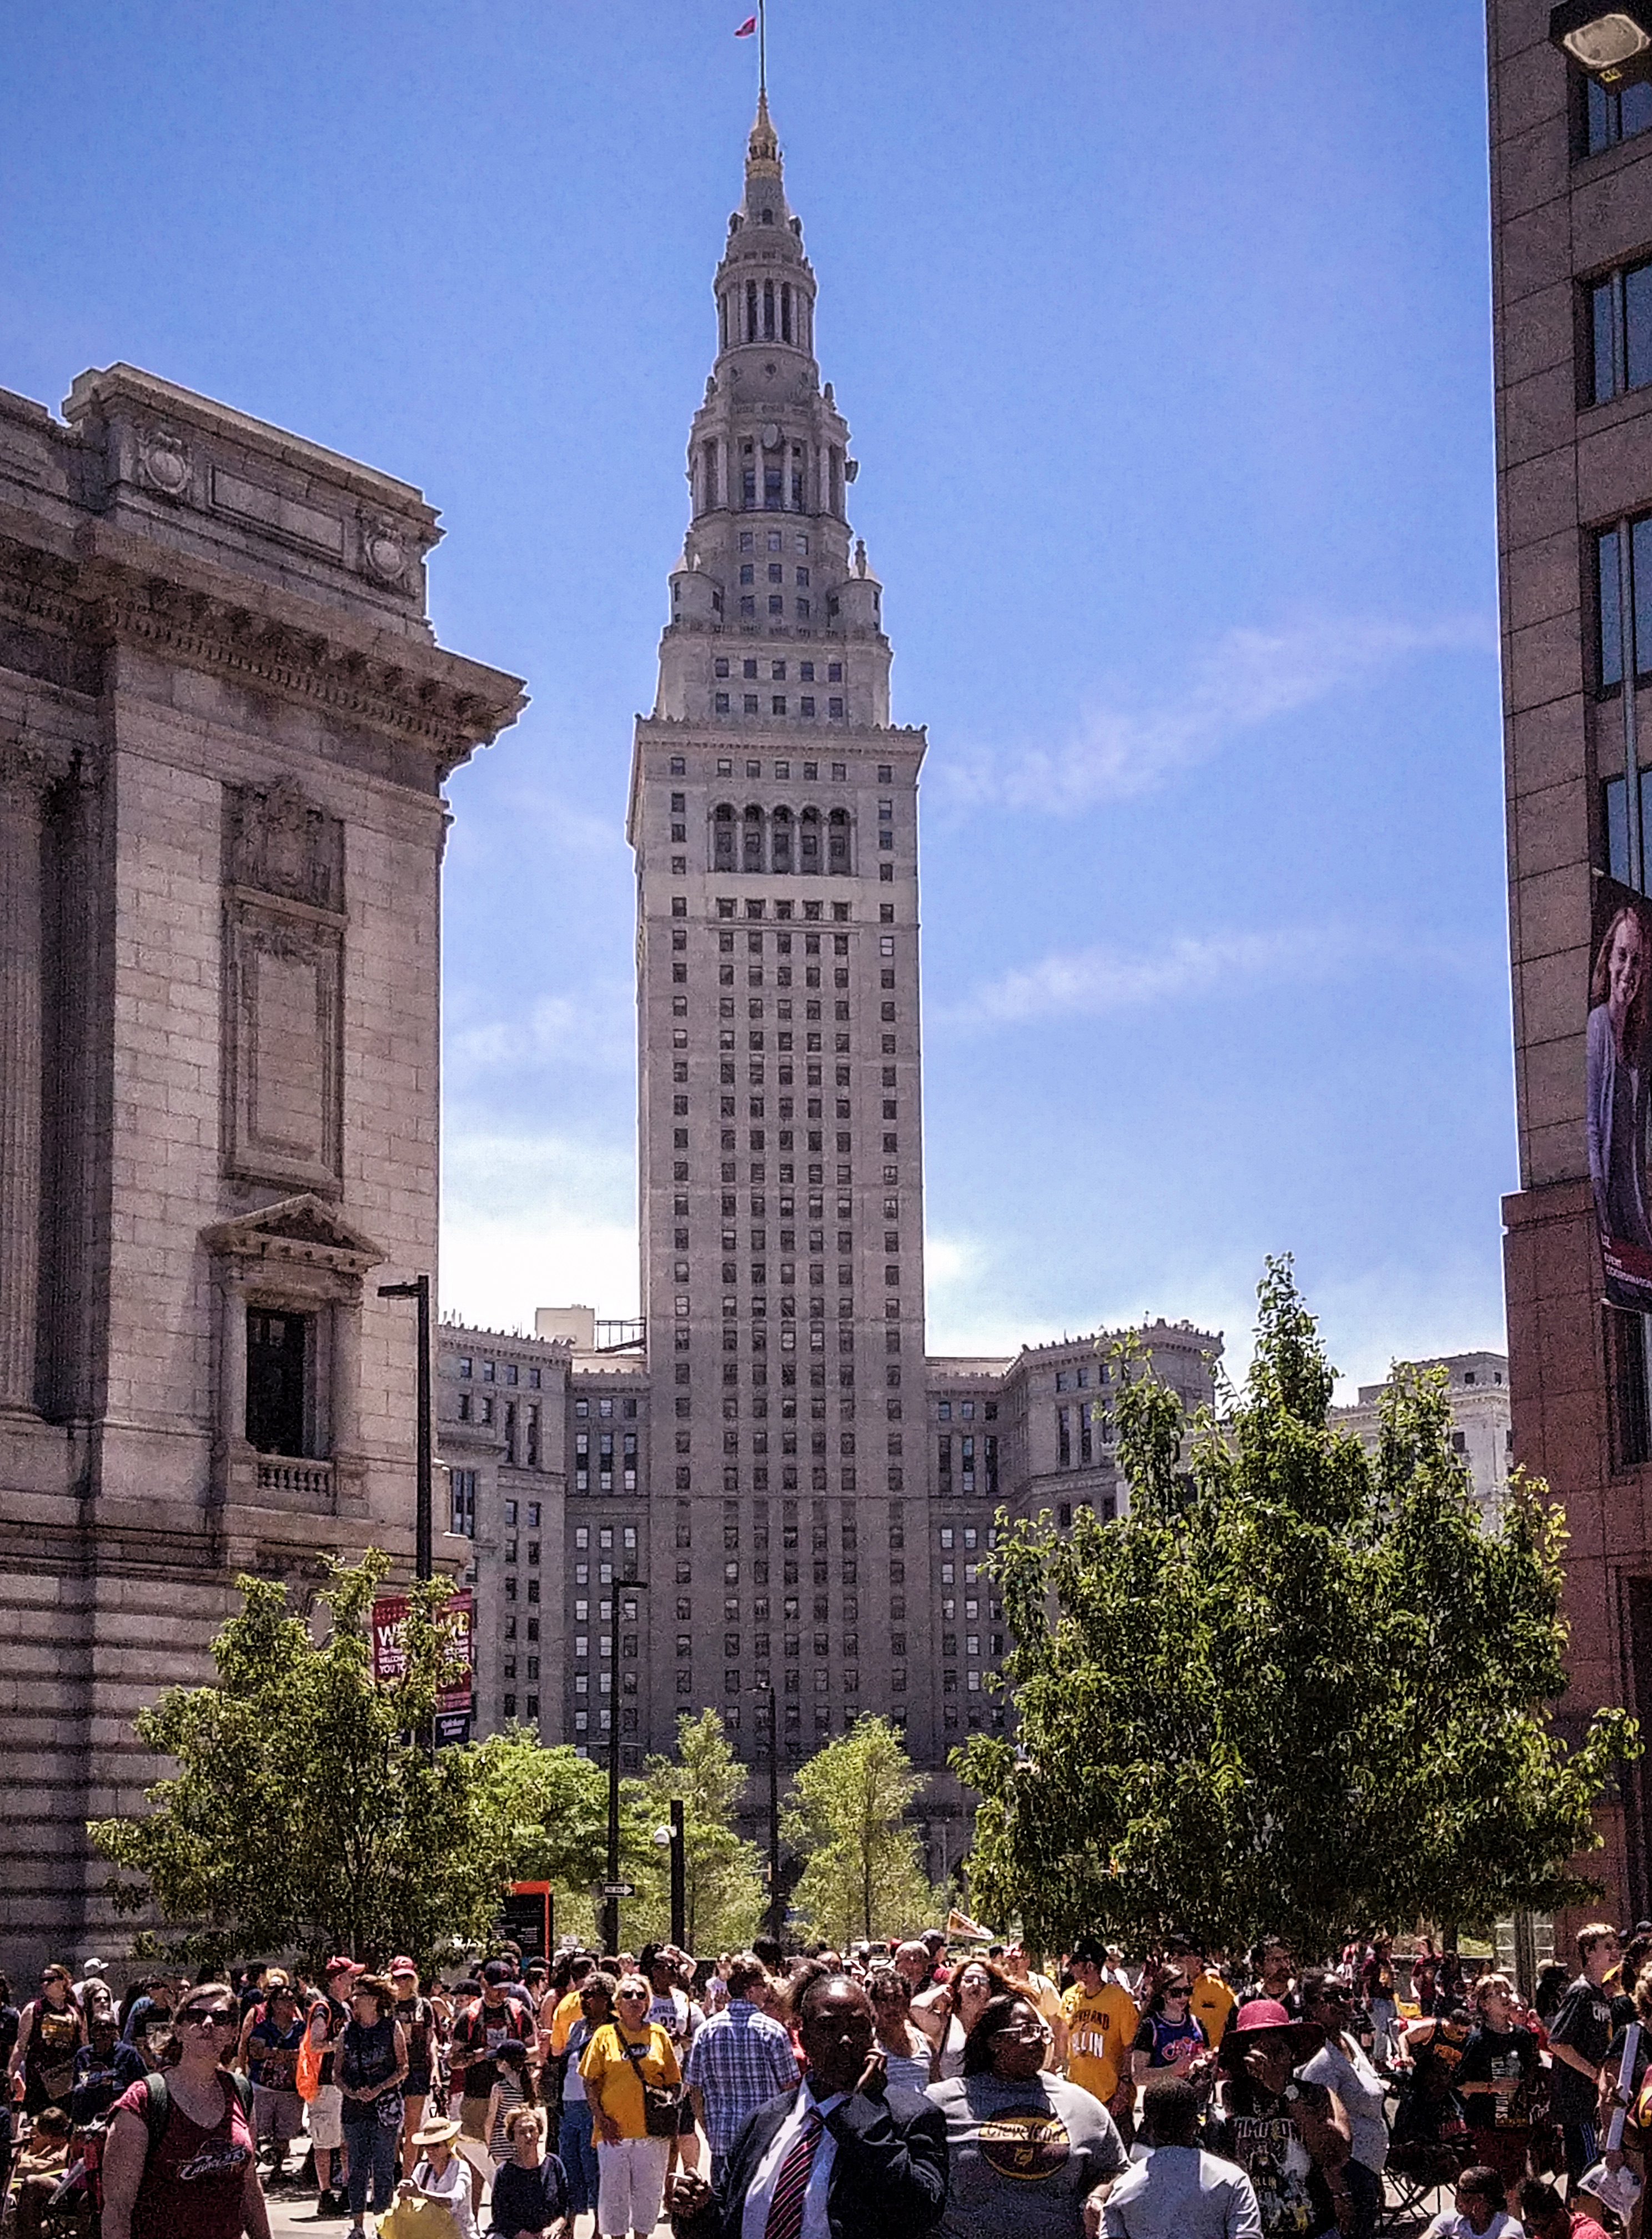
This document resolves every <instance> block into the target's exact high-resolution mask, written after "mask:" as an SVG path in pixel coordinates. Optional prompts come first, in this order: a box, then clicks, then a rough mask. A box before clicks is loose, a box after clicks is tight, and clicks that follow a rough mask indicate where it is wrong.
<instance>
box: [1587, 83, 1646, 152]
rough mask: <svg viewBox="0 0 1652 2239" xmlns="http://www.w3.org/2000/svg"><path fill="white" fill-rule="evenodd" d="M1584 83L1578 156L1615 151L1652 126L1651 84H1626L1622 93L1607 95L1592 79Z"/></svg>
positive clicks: (1604, 89) (1602, 87)
mask: <svg viewBox="0 0 1652 2239" xmlns="http://www.w3.org/2000/svg"><path fill="white" fill-rule="evenodd" d="M1587 84H1588V106H1587V109H1586V110H1585V113H1584V131H1583V142H1582V147H1581V149H1579V150H1578V152H1579V153H1580V154H1582V155H1585V156H1598V155H1600V154H1601V152H1602V149H1607V148H1616V146H1617V145H1618V143H1620V142H1621V141H1624V140H1632V139H1633V138H1634V137H1635V134H1636V133H1637V132H1644V131H1646V130H1648V129H1649V127H1652V85H1626V86H1625V87H1624V89H1623V90H1622V93H1609V92H1608V91H1607V90H1606V88H1605V87H1604V86H1603V85H1596V83H1595V81H1594V79H1593V78H1590V79H1589V80H1588V81H1587Z"/></svg>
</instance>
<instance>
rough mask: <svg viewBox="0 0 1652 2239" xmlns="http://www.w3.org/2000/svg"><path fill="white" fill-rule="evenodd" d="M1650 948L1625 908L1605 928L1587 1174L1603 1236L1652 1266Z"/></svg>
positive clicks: (1592, 1020) (1598, 960)
mask: <svg viewBox="0 0 1652 2239" xmlns="http://www.w3.org/2000/svg"><path fill="white" fill-rule="evenodd" d="M1648 949H1649V943H1648V938H1647V924H1646V920H1645V918H1644V916H1643V915H1642V912H1641V911H1640V910H1639V909H1638V908H1636V907H1635V906H1634V905H1632V904H1629V903H1626V904H1624V905H1623V907H1621V908H1620V909H1618V910H1617V911H1616V914H1614V916H1613V917H1612V919H1611V921H1610V923H1609V925H1608V926H1607V928H1606V932H1605V934H1604V936H1603V938H1602V940H1601V943H1600V946H1599V947H1598V948H1597V949H1596V952H1595V969H1594V971H1593V973H1591V974H1590V977H1589V1006H1590V1007H1589V1180H1590V1182H1591V1184H1592V1185H1593V1186H1594V1191H1595V1210H1596V1214H1597V1215H1598V1216H1599V1219H1600V1224H1601V1233H1602V1237H1603V1238H1610V1239H1612V1241H1613V1242H1614V1243H1616V1244H1620V1245H1626V1246H1629V1248H1630V1249H1631V1250H1632V1251H1634V1252H1645V1253H1647V1254H1648V1255H1649V1262H1652V1221H1649V1219H1648V1213H1647V1184H1646V1155H1647V1119H1648V1113H1649V1108H1652V1073H1649V1065H1648V1059H1649V1054H1652V1053H1649V1050H1648V1013H1649V1010H1652V987H1649V953H1648ZM1635 1272H1640V1271H1639V1270H1636V1271H1635ZM1648 1272H1652V1264H1649V1269H1648Z"/></svg>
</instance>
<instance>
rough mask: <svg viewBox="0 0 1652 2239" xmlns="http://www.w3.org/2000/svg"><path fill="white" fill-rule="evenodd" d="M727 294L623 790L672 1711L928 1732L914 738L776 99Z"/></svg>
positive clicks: (736, 217) (657, 1529)
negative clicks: (862, 524) (761, 1711)
mask: <svg viewBox="0 0 1652 2239" xmlns="http://www.w3.org/2000/svg"><path fill="white" fill-rule="evenodd" d="M715 298H716V305H717V321H718V350H717V357H716V362H715V365H714V367H713V371H712V375H711V377H710V379H709V380H708V381H707V385H706V395H705V400H704V402H702V404H701V405H700V409H699V411H698V412H697V413H696V415H695V416H694V421H693V429H692V433H691V436H690V443H689V467H690V482H691V486H692V489H693V518H692V521H691V522H690V525H689V529H688V534H687V539H686V541H685V545H684V549H683V555H682V560H681V563H680V566H679V568H677V570H676V571H675V573H674V574H673V576H672V579H671V615H670V619H669V621H668V622H667V627H666V630H665V634H664V636H663V638H662V640H661V643H660V686H659V693H658V696H657V699H656V701H655V705H654V712H653V714H651V715H649V716H647V717H646V718H644V719H642V720H641V721H639V723H638V725H637V731H636V744H635V753H634V761H633V767H632V785H631V804H630V815H629V833H630V838H631V842H632V845H633V847H634V849H635V852H636V859H637V894H638V900H637V916H638V922H637V970H638V995H639V1001H638V1016H639V1032H640V1106H641V1108H640V1134H641V1145H640V1159H641V1200H642V1202H641V1246H642V1291H643V1309H644V1313H645V1316H646V1318H647V1328H648V1332H649V1343H648V1357H649V1367H650V1372H651V1377H652V1380H653V1384H654V1419H653V1430H652V1435H653V1440H654V1452H653V1458H652V1469H651V1471H650V1478H651V1485H652V1491H653V1495H654V1498H653V1502H652V1510H651V1512H652V1518H653V1521H652V1527H651V1540H652V1545H651V1549H650V1557H649V1561H650V1568H651V1591H652V1592H653V1595H654V1602H653V1605H652V1608H651V1612H650V1614H651V1617H652V1619H653V1637H654V1642H655V1644H656V1651H658V1648H659V1646H660V1644H662V1643H663V1642H664V1641H665V1640H666V1638H667V1637H668V1636H670V1635H674V1637H675V1644H676V1647H677V1650H678V1651H679V1652H678V1656H677V1658H676V1660H675V1664H674V1678H673V1682H672V1685H673V1688H674V1691H675V1692H674V1695H673V1700H674V1699H676V1698H682V1701H683V1704H684V1706H685V1707H687V1706H688V1705H689V1704H700V1703H714V1704H718V1705H719V1706H720V1707H722V1708H724V1709H725V1710H726V1711H727V1712H729V1713H731V1714H732V1715H733V1717H736V1718H739V1719H740V1722H741V1724H742V1725H749V1723H750V1720H751V1717H752V1714H753V1708H754V1707H760V1705H758V1704H754V1702H753V1698H761V1697H765V1696H773V1695H778V1697H779V1698H780V1705H781V1707H780V1711H779V1714H778V1717H779V1723H780V1729H781V1731H782V1732H783V1733H784V1735H785V1736H786V1740H787V1743H788V1744H790V1747H791V1751H792V1753H793V1754H794V1755H798V1754H801V1753H802V1751H803V1750H804V1748H805V1747H809V1748H813V1747H814V1746H815V1745H816V1744H817V1743H818V1741H819V1738H820V1737H823V1736H824V1735H825V1734H826V1732H828V1731H833V1730H834V1729H839V1730H840V1729H841V1727H842V1726H843V1725H845V1724H848V1723H850V1722H852V1721H853V1717H855V1716H856V1715H857V1714H858V1713H859V1711H862V1710H873V1709H875V1710H879V1711H888V1712H890V1713H891V1714H892V1715H893V1716H894V1717H896V1718H897V1719H898V1720H899V1722H900V1723H901V1724H907V1723H908V1722H909V1721H910V1722H911V1723H912V1725H913V1727H914V1732H913V1743H914V1746H915V1747H917V1748H918V1749H919V1751H920V1752H922V1753H925V1754H927V1753H928V1752H929V1751H930V1748H931V1745H932V1732H931V1731H930V1729H931V1727H932V1723H933V1721H932V1711H931V1708H930V1705H929V1704H928V1699H927V1695H926V1693H924V1694H921V1695H920V1693H919V1690H918V1688H917V1686H916V1685H915V1684H914V1683H913V1680H912V1677H911V1675H912V1672H913V1671H914V1668H915V1667H918V1666H919V1665H921V1664H922V1663H923V1662H924V1661H925V1660H926V1659H925V1658H924V1652H923V1651H924V1641H923V1638H922V1636H923V1634H924V1633H925V1632H926V1629H927V1626H926V1615H925V1608H926V1598H924V1599H920V1600H919V1601H918V1602H915V1603H914V1604H913V1605H912V1611H911V1613H910V1614H909V1613H908V1611H907V1608H906V1598H905V1595H904V1593H898V1592H896V1591H894V1590H893V1589H892V1585H891V1579H890V1565H889V1563H888V1561H887V1560H886V1559H885V1558H886V1557H887V1555H888V1553H889V1550H890V1547H891V1544H892V1543H891V1538H890V1535H891V1532H892V1531H895V1532H896V1533H899V1532H900V1531H902V1529H903V1525H904V1502H905V1499H906V1496H907V1494H908V1493H909V1492H918V1493H919V1494H921V1492H922V1486H923V1456H924V1444H925V1442H924V1434H923V1425H922V1405H923V1388H924V1327H923V1170H922V1159H921V1152H920V1144H919V1013H918V861H917V778H918V771H919V765H920V763H921V761H922V760H923V755H924V749H925V738H924V734H923V732H922V731H921V729H899V728H891V726H890V723H889V665H890V657H891V656H890V646H889V641H888V639H887V638H886V635H885V634H884V629H883V616H882V612H881V589H880V586H879V583H878V581H877V580H876V578H875V577H874V576H873V575H872V574H871V573H870V571H869V570H868V568H867V565H866V549H865V546H864V545H863V544H860V543H858V542H855V541H853V538H852V533H851V529H850V525H849V521H848V517H847V511H846V501H847V495H848V490H849V487H850V485H851V484H852V483H853V480H854V477H855V471H856V468H855V462H854V460H853V458H852V456H851V455H850V452H849V429H848V426H847V424H846V422H845V420H844V419H843V416H842V415H841V414H840V413H839V410H838V408H837V404H836V402H835V400H834V398H833V391H832V386H831V384H830V382H827V383H826V385H825V386H824V387H822V384H821V382H820V376H819V366H818V364H817V362H816V360H815V356H814V314H815V281H814V274H813V269H812V268H811V266H810V264H809V261H808V259H807V257H806V255H805V253H804V249H803V239H802V226H801V223H800V221H799V219H798V218H796V217H795V216H793V215H792V213H791V211H790V209H788V207H787V204H786V189H785V183H784V180H783V177H782V173H781V165H780V149H779V146H778V143H777V142H776V139H775V135H774V130H773V124H772V123H771V122H770V119H769V115H768V108H767V103H766V100H764V99H760V102H759V106H758V112H757V118H756V122H755V123H754V124H753V129H752V134H751V139H750V143H749V145H748V148H747V152H746V188H745V195H744V197H743V200H742V203H741V206H740V209H738V210H736V211H735V212H734V214H733V216H732V217H731V218H730V220H729V231H728V242H727V246H726V250H725V252H724V256H723V259H722V262H721V264H720V267H719V269H718V273H717V277H716V282H715ZM908 1421H911V1422H912V1432H908V1431H907V1428H906V1425H907V1423H908ZM908 1436H911V1437H912V1456H913V1457H914V1458H915V1466H914V1460H913V1459H911V1458H908V1453H907V1452H906V1449H905V1441H906V1438H908ZM873 1551H875V1555H876V1558H878V1559H874V1560H872V1561H870V1562H869V1561H867V1560H866V1557H867V1555H868V1554H869V1553H872V1552H873ZM900 1567H901V1568H902V1569H903V1570H904V1565H901V1566H900ZM667 1595H669V1596H670V1597H671V1598H672V1600H673V1605H674V1613H675V1623H674V1624H673V1623H672V1622H671V1621H670V1620H671V1612H669V1611H667V1608H666V1607H665V1606H664V1604H665V1600H666V1598H667ZM897 1635H900V1636H902V1637H903V1638H904V1643H905V1645H906V1648H907V1650H908V1651H909V1653H907V1654H906V1655H903V1656H902V1657H901V1658H899V1660H896V1659H895V1658H892V1655H891V1652H890V1643H891V1640H892V1638H894V1637H896V1636H897ZM863 1643H864V1644H865V1650H866V1652H864V1653H863ZM874 1644H875V1646H874ZM874 1665H875V1667H876V1678H875V1681H874V1679H873V1676H872V1667H873V1666H874ZM659 1684H660V1681H659V1678H658V1677H656V1679H655V1686H656V1688H658V1686H659Z"/></svg>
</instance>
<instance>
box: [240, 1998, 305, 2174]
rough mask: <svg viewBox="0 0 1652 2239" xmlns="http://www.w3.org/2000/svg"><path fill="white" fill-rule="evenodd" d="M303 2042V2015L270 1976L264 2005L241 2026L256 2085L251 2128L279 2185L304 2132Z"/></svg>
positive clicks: (250, 2074) (251, 2077)
mask: <svg viewBox="0 0 1652 2239" xmlns="http://www.w3.org/2000/svg"><path fill="white" fill-rule="evenodd" d="M303 2043H304V2016H303V2015H302V2013H301V2012H300V2011H299V2007H298V1999H297V1997H296V1996H295V1992H294V1990H293V1987H292V1984H291V1983H289V1981H288V1980H287V1978H286V1977H285V1976H284V1975H275V1976H272V1977H271V1978H270V1981H269V1983H268V1984H267V1986H266V1996H265V1999H264V2003H263V2004H262V2006H255V2007H254V2008H253V2009H252V2010H251V2011H250V2012H249V2014H248V2016H247V2017H246V2020H245V2021H244V2022H243V2023H242V2049H243V2050H244V2053H245V2056H246V2069H247V2076H248V2079H249V2082H250V2083H251V2084H252V2117H253V2129H254V2132H255V2136H256V2139H257V2143H258V2144H259V2146H260V2147H261V2148H264V2147H267V2149H268V2152H269V2166H268V2169H267V2172H266V2177H265V2182H266V2183H270V2184H276V2183H281V2182H282V2180H283V2179H284V2178H285V2177H286V2176H288V2174H289V2171H288V2168H287V2154H288V2149H289V2147H290V2146H291V2144H292V2142H293V2140H294V2139H295V2138H296V2137H300V2136H302V2134H303V2128H304V2103H303V2101H302V2099H301V2098H300V2097H299V2096H298V2056H299V2053H300V2052H301V2050H302V2048H303Z"/></svg>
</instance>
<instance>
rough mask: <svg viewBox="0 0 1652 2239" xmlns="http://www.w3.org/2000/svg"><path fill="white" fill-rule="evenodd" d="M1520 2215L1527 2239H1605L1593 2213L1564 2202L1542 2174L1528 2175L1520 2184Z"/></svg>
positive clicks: (1604, 2234)
mask: <svg viewBox="0 0 1652 2239" xmlns="http://www.w3.org/2000/svg"><path fill="white" fill-rule="evenodd" d="M1520 2216H1521V2221H1522V2222H1523V2223H1524V2225H1525V2227H1526V2230H1527V2234H1528V2239H1606V2233H1605V2231H1604V2230H1603V2229H1602V2227H1601V2225H1600V2224H1598V2223H1597V2222H1596V2220H1595V2218H1594V2217H1593V2216H1590V2215H1589V2214H1588V2213H1587V2212H1586V2211H1585V2210H1584V2209H1581V2208H1573V2207H1572V2206H1571V2205H1570V2203H1569V2202H1567V2201H1563V2200H1562V2198H1561V2196H1560V2195H1559V2194H1558V2193H1557V2192H1556V2189H1555V2188H1554V2186H1553V2185H1552V2184H1545V2183H1543V2179H1542V2178H1541V2177H1535V2176H1534V2177H1528V2178H1527V2180H1526V2182H1525V2183H1524V2184H1523V2185H1522V2186H1521V2188H1520Z"/></svg>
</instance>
